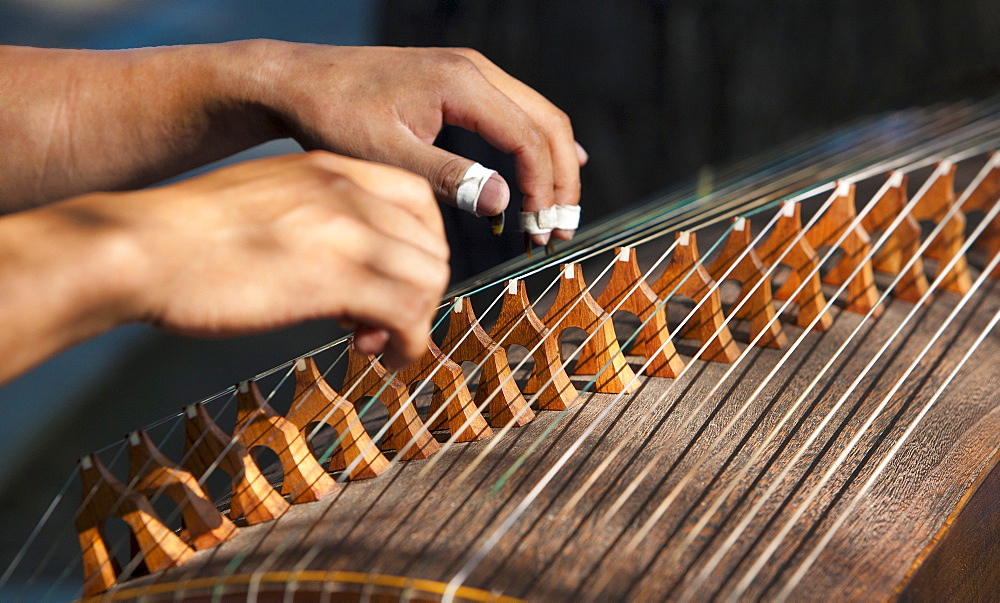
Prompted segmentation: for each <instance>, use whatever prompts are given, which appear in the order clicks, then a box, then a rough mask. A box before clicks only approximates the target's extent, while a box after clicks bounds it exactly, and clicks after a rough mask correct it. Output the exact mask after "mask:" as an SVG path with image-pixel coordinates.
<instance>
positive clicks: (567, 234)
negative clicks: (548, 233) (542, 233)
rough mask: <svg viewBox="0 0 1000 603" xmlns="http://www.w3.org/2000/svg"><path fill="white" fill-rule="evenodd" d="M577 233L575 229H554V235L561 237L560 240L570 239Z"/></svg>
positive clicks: (554, 236)
mask: <svg viewBox="0 0 1000 603" xmlns="http://www.w3.org/2000/svg"><path fill="white" fill-rule="evenodd" d="M575 235H576V231H575V230H564V229H562V228H557V229H555V230H553V231H552V237H553V238H556V239H559V240H560V241H569V240H570V239H572V238H573V237H574V236H575Z"/></svg>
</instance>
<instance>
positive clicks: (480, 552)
mask: <svg viewBox="0 0 1000 603" xmlns="http://www.w3.org/2000/svg"><path fill="white" fill-rule="evenodd" d="M821 213H822V211H821V212H818V213H817V214H816V216H819V215H820V214H821ZM816 216H814V219H815V218H816ZM811 224H812V222H810V224H809V225H807V226H806V227H805V228H803V231H802V234H804V232H805V231H806V230H808V228H809V226H811ZM883 242H884V237H883V240H882V241H880V244H881V243H883ZM787 251H788V249H786V252H787ZM778 262H780V259H779V260H777V261H776V262H775V264H777V263H778ZM847 282H850V281H849V280H848V281H847ZM800 289H801V287H800ZM797 293H798V291H796V293H795V294H793V295H792V296H791V299H794V298H795V295H797ZM786 305H787V304H786ZM716 334H717V333H716ZM737 362H739V361H737ZM675 383H676V382H675ZM668 392H669V390H668ZM661 398H662V397H661ZM706 400H707V398H706ZM703 403H704V402H703ZM610 408H611V405H609V406H608V407H606V408H605V409H604V410H603V411H602V412H601V413H599V415H598V416H597V417H596V418H595V420H594V421H593V422H592V423H591V425H589V426H588V427H587V428H586V429H585V430H584V433H583V434H582V435H581V437H580V438H578V439H577V441H576V442H574V443H573V445H571V446H570V448H569V449H568V450H567V451H566V452H565V453H564V454H563V455H562V456H561V457H560V459H559V460H558V461H557V462H556V464H555V465H554V466H553V467H552V469H550V470H549V472H547V473H546V474H545V475H544V476H543V477H542V478H541V479H540V480H539V482H538V484H537V485H536V486H535V487H534V488H533V489H532V490H531V491H530V492H529V494H528V495H527V496H526V497H525V499H524V500H522V501H521V503H520V504H519V505H518V506H517V507H516V508H515V509H514V510H513V511H512V512H511V514H510V515H508V517H507V518H506V519H505V520H504V522H503V523H502V524H501V525H500V526H499V527H498V528H497V529H496V530H495V531H494V532H493V534H492V535H491V536H490V538H489V539H487V541H486V542H485V543H484V544H483V545H482V546H481V547H479V548H478V549H477V550H476V552H475V553H474V554H473V556H472V557H470V558H469V560H468V562H467V563H466V564H465V565H464V566H463V567H462V568H461V569H460V570H459V572H458V573H456V575H455V576H454V577H453V578H452V580H451V581H450V582H449V592H454V590H456V589H457V588H458V586H459V585H460V584H462V583H463V581H464V579H465V577H466V576H467V575H468V573H469V572H471V570H472V568H473V567H475V566H476V565H477V564H478V563H479V562H480V561H481V560H482V558H484V557H485V555H486V553H487V552H488V550H489V549H490V548H492V547H493V546H495V544H496V542H498V541H499V539H500V538H501V537H502V535H503V534H504V533H505V532H506V531H507V530H509V528H510V527H511V526H512V525H513V522H514V521H515V520H516V519H517V518H518V517H519V516H520V515H521V514H523V512H524V511H525V510H526V509H527V507H528V506H529V505H530V504H531V502H532V501H533V500H534V499H535V498H537V496H538V495H539V494H540V492H541V490H542V489H544V487H545V486H546V485H547V484H548V483H549V482H550V481H551V479H552V478H553V477H554V475H555V474H556V473H557V472H558V470H559V469H561V467H562V465H563V464H565V462H566V461H567V460H568V458H569V457H570V456H571V455H572V454H574V453H575V451H576V449H578V448H579V446H580V444H581V442H582V440H583V439H584V438H586V437H587V436H589V434H590V432H591V431H593V429H594V428H595V426H596V425H597V424H598V423H599V422H600V421H601V420H602V419H603V418H604V415H606V414H607V412H608V411H609V410H610ZM653 408H655V406H654V407H653ZM694 414H695V413H692V415H694Z"/></svg>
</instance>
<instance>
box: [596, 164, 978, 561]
mask: <svg viewBox="0 0 1000 603" xmlns="http://www.w3.org/2000/svg"><path fill="white" fill-rule="evenodd" d="M963 156H964V154H963ZM953 159H954V157H953ZM989 167H991V166H987V168H986V169H985V170H984V171H983V173H982V174H981V175H983V176H984V175H985V173H986V172H988V169H989ZM932 180H933V178H932ZM975 186H976V184H975V183H974V184H973V185H972V186H970V188H969V189H968V191H969V192H971V190H973V189H974V188H975ZM885 188H886V187H885V186H883V189H882V190H881V191H880V192H879V193H878V194H877V195H876V197H875V199H874V200H877V199H878V198H879V197H881V195H882V194H884V191H885ZM874 200H873V202H874ZM959 205H960V203H959ZM870 207H872V204H871V203H870V204H869V208H870ZM904 214H905V212H904ZM863 216H864V213H862V214H861V216H860V217H863ZM893 229H894V227H889V228H888V229H887V231H888V232H891V231H892V230H893ZM931 239H933V235H932V236H931ZM880 243H881V242H880ZM837 245H839V242H838V243H835V244H834V245H833V247H834V248H836V246H837ZM878 246H880V245H879V244H877V245H876V246H875V248H876V249H877V247H878ZM824 263H825V259H824ZM856 272H857V271H856ZM852 279H853V275H852V277H849V278H848V279H847V280H846V282H847V283H849V282H850V281H851V280H852ZM892 286H895V283H893V285H892ZM842 290H843V288H841V291H842ZM839 294H840V291H838V292H837V294H835V295H834V296H833V298H832V299H836V297H837V296H839ZM887 294H888V291H887V292H886V295H887ZM884 298H885V296H883V299H884ZM790 299H794V295H793V296H791V298H790ZM831 303H832V300H831ZM879 303H881V302H879ZM877 306H878V304H876V307H877ZM779 313H780V312H779ZM707 397H708V396H706V399H707ZM734 422H735V419H734ZM730 425H732V423H730ZM776 429H777V428H776ZM725 433H726V431H725V430H724V431H723V433H722V434H720V435H719V436H718V438H717V440H716V442H718V441H720V440H721V439H722V438H723V436H724V435H725ZM768 441H769V440H768ZM768 441H765V442H764V443H763V444H761V445H760V446H759V447H758V450H762V449H764V448H765V447H766V445H767V442H768ZM619 447H620V446H619ZM752 464H753V461H752V460H751V461H749V462H748V463H747V467H749V466H752ZM655 465H656V461H655V460H654V461H652V462H650V463H649V464H647V466H646V467H647V468H650V467H653V466H655ZM697 467H698V465H697V464H696V465H695V469H693V470H692V472H694V471H695V470H697ZM633 483H634V482H633ZM730 483H731V485H732V487H735V486H736V485H737V484H739V483H740V479H739V477H738V478H736V479H734V480H732V481H731V482H730ZM680 487H681V486H678V487H677V488H678V489H679V488H680ZM731 489H732V488H730V490H731ZM675 491H676V490H675ZM627 495H628V492H627V491H626V493H624V494H622V497H620V499H619V500H622V499H624V498H625V497H626V496H627ZM725 498H726V495H725V494H723V495H720V496H719V497H718V498H717V501H723V500H724V499H725ZM716 508H717V507H716ZM713 512H714V509H713V510H709V512H707V513H703V514H702V518H703V522H702V523H701V524H700V525H699V526H696V528H695V529H693V530H692V531H689V532H688V534H689V536H688V542H687V543H685V544H689V543H690V541H691V540H693V538H694V537H695V536H696V535H697V534H698V533H699V531H700V529H701V527H703V526H704V522H706V521H707V520H708V519H709V518H711V516H712V514H713ZM608 515H611V513H610V512H609V513H608V514H606V516H608ZM752 515H753V513H751V514H750V516H752ZM640 537H641V536H637V537H636V539H634V540H633V543H636V542H637V541H638V540H639V538H640ZM720 550H722V551H725V550H728V549H727V547H726V546H723V547H722V548H721V549H720ZM671 551H672V552H674V553H675V556H679V555H680V553H681V552H682V550H679V549H676V548H672V549H671Z"/></svg>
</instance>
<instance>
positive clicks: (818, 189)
mask: <svg viewBox="0 0 1000 603" xmlns="http://www.w3.org/2000/svg"><path fill="white" fill-rule="evenodd" d="M832 188H833V183H832V182H831V183H826V184H824V185H820V186H819V187H816V188H815V189H813V190H809V191H805V192H803V193H800V194H799V195H796V196H795V197H793V199H794V200H801V199H804V198H807V197H809V196H813V195H814V194H818V193H819V192H822V191H825V190H829V189H832ZM770 206H773V203H770V204H768V206H766V207H764V208H763V209H760V210H759V211H763V210H764V209H766V208H767V207H770ZM754 213H757V212H756V211H755V212H754ZM820 213H822V212H820ZM725 217H731V216H725ZM775 219H776V218H775ZM674 228H675V226H673V225H671V226H670V227H669V228H667V229H664V230H663V231H662V232H658V233H655V234H654V235H652V236H648V237H647V238H646V239H644V240H642V241H640V243H642V242H647V241H650V240H653V239H655V238H657V237H659V236H662V235H663V234H667V233H669V232H672V231H673V229H674ZM723 236H725V235H723ZM758 240H759V239H758ZM755 244H756V242H755ZM713 248H714V247H713ZM603 251H606V249H605V250H601V252H603ZM748 252H749V251H748V250H747V251H744V253H743V254H742V255H741V256H740V258H739V259H742V257H743V255H745V254H746V253H748ZM709 253H711V250H710V251H709ZM781 257H784V255H782V256H781ZM584 259H585V258H584ZM579 261H582V259H581V260H579ZM728 273H729V271H727V272H726V275H728ZM721 280H725V276H723V278H722V279H721ZM758 286H759V285H758ZM678 287H679V285H678ZM676 289H677V288H675V291H676ZM753 290H756V288H754V289H753ZM698 307H700V304H698V305H697V306H696V307H695V309H697V308H698ZM739 307H742V306H741V305H740V306H737V307H736V308H734V310H733V311H736V310H737V309H738V308H739ZM647 321H648V319H647ZM683 324H685V323H682V324H681V326H683ZM726 324H728V322H727V323H726ZM642 326H645V322H644V323H643V324H642V325H640V328H641V327H642ZM626 345H627V344H626ZM697 355H698V354H696V355H695V356H696V357H697ZM604 368H607V365H606V366H605V367H604ZM481 456H482V455H481ZM473 468H474V467H473ZM467 472H468V470H467Z"/></svg>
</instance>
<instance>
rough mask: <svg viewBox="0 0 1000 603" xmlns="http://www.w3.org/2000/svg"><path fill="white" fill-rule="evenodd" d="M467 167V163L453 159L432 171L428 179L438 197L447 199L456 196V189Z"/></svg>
mask: <svg viewBox="0 0 1000 603" xmlns="http://www.w3.org/2000/svg"><path fill="white" fill-rule="evenodd" d="M465 165H466V161H464V160H462V159H459V158H458V157H452V158H450V159H448V160H446V161H444V162H442V163H439V164H438V165H437V166H435V167H434V169H433V170H431V173H430V174H428V175H427V179H428V181H429V183H430V185H431V187H432V188H433V190H434V191H436V192H437V195H438V196H441V197H445V198H447V197H450V196H452V195H454V194H455V188H456V187H457V186H458V182H459V181H460V180H461V179H462V176H463V175H464V174H465V169H466V167H465Z"/></svg>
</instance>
